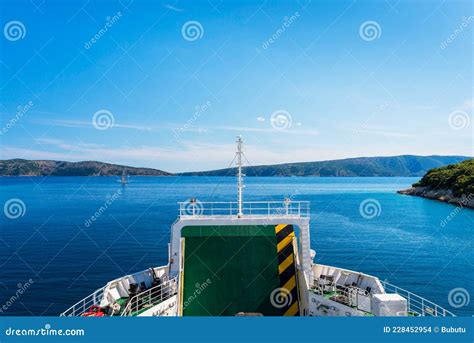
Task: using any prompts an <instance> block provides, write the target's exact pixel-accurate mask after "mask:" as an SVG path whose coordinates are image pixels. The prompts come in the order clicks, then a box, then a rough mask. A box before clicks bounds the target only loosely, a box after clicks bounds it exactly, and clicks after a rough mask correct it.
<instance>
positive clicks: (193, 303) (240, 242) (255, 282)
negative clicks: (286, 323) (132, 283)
mask: <svg viewBox="0 0 474 343" xmlns="http://www.w3.org/2000/svg"><path fill="white" fill-rule="evenodd" d="M182 236H183V237H185V262H184V288H183V295H184V296H183V315H185V316H233V315H235V314H237V313H238V312H258V313H262V314H264V315H267V316H270V315H281V310H280V309H278V308H275V307H273V306H272V304H271V302H270V294H271V292H272V291H273V290H275V289H277V288H279V287H280V280H279V275H278V258H277V249H276V236H275V227H274V226H272V225H268V226H208V227H186V228H183V231H182Z"/></svg>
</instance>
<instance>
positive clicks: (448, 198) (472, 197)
mask: <svg viewBox="0 0 474 343" xmlns="http://www.w3.org/2000/svg"><path fill="white" fill-rule="evenodd" d="M397 193H398V194H404V195H412V196H418V197H422V198H427V199H432V200H438V201H443V202H447V203H450V204H453V205H455V206H459V207H467V208H471V209H474V194H469V195H467V196H466V195H463V196H462V197H456V196H454V195H453V192H452V191H451V190H449V189H432V188H431V187H411V188H408V189H404V190H400V191H398V192H397Z"/></svg>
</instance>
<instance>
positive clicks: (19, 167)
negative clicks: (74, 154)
mask: <svg viewBox="0 0 474 343" xmlns="http://www.w3.org/2000/svg"><path fill="white" fill-rule="evenodd" d="M123 169H125V170H126V171H127V174H128V175H146V176H166V175H171V174H170V173H167V172H164V171H162V170H158V169H152V168H135V167H129V166H121V165H118V164H110V163H103V162H97V161H84V162H64V161H48V160H21V159H14V160H1V161H0V175H1V176H109V175H122V171H123Z"/></svg>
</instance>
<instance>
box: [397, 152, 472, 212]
mask: <svg viewBox="0 0 474 343" xmlns="http://www.w3.org/2000/svg"><path fill="white" fill-rule="evenodd" d="M398 193H400V194H406V195H414V196H420V197H424V198H429V199H435V200H439V201H445V202H449V203H453V204H456V205H458V206H462V207H470V208H474V159H470V160H466V161H463V162H459V163H456V164H450V165H447V166H445V167H441V168H434V169H431V170H430V171H428V173H426V175H424V176H423V177H422V178H421V180H420V181H418V182H416V183H414V184H413V187H412V188H410V189H406V190H402V191H399V192H398Z"/></svg>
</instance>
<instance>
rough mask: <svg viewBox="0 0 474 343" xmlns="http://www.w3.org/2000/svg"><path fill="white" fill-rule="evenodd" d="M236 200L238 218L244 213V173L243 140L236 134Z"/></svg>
mask: <svg viewBox="0 0 474 343" xmlns="http://www.w3.org/2000/svg"><path fill="white" fill-rule="evenodd" d="M236 143H237V202H238V205H239V212H238V213H237V216H238V217H239V218H240V217H242V216H243V215H244V214H243V212H242V191H243V188H244V174H243V173H242V155H243V153H244V152H243V150H242V145H243V143H244V141H243V140H242V136H237V141H236Z"/></svg>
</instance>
